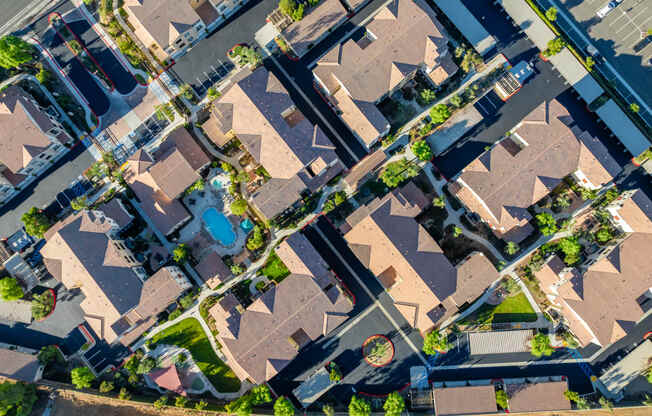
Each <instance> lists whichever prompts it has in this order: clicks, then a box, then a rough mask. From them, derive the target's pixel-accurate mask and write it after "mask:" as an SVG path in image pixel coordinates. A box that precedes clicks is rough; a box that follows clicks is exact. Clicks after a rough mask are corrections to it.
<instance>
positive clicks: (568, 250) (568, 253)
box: [557, 236, 582, 266]
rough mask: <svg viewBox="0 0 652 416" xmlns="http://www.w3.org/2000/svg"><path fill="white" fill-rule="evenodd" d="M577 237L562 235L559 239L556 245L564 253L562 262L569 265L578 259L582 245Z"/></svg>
mask: <svg viewBox="0 0 652 416" xmlns="http://www.w3.org/2000/svg"><path fill="white" fill-rule="evenodd" d="M577 240H578V239H577V237H575V236H570V237H564V238H562V239H561V240H559V243H558V244H557V246H558V247H559V249H560V250H561V251H562V252H563V253H564V254H565V256H564V263H566V264H567V265H569V266H572V265H573V264H575V263H577V262H578V261H579V260H580V251H582V246H581V245H580V243H579V242H578V241H577Z"/></svg>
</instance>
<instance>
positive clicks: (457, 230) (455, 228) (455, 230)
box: [453, 225, 462, 238]
mask: <svg viewBox="0 0 652 416" xmlns="http://www.w3.org/2000/svg"><path fill="white" fill-rule="evenodd" d="M460 235H462V229H461V228H460V227H458V226H457V225H455V226H453V237H455V238H457V237H459V236H460Z"/></svg>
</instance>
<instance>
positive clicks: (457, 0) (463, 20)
mask: <svg viewBox="0 0 652 416" xmlns="http://www.w3.org/2000/svg"><path fill="white" fill-rule="evenodd" d="M434 2H435V4H436V5H437V7H439V8H440V9H441V11H443V12H444V14H446V17H448V18H449V19H450V20H451V21H452V22H453V24H454V25H455V26H456V27H457V29H458V30H459V31H460V32H461V33H462V34H463V35H464V37H465V38H466V39H467V40H468V41H469V42H470V43H471V45H473V48H474V49H475V50H476V51H478V53H479V54H480V55H482V56H485V55H488V54H490V52H492V50H494V47H495V46H496V39H494V37H493V36H491V35H490V34H489V32H487V30H486V29H485V28H484V26H482V24H480V22H478V20H477V19H476V18H475V17H474V16H473V15H472V14H471V12H470V11H469V9H467V8H466V6H465V5H464V4H463V3H462V1H461V0H434Z"/></svg>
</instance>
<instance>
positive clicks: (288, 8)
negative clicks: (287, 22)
mask: <svg viewBox="0 0 652 416" xmlns="http://www.w3.org/2000/svg"><path fill="white" fill-rule="evenodd" d="M278 8H279V9H281V11H282V12H283V13H284V14H285V15H286V16H289V17H292V13H293V12H294V9H296V8H297V4H296V3H295V2H294V0H281V1H280V2H279V3H278Z"/></svg>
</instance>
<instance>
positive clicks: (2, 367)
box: [0, 348, 41, 383]
mask: <svg viewBox="0 0 652 416" xmlns="http://www.w3.org/2000/svg"><path fill="white" fill-rule="evenodd" d="M40 367H41V365H40V364H39V362H38V358H37V356H36V355H32V354H26V353H23V352H18V351H12V350H8V349H5V348H0V376H1V377H7V378H10V379H13V380H18V381H25V382H27V383H33V382H35V381H36V378H37V376H38V373H39V368H40Z"/></svg>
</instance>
